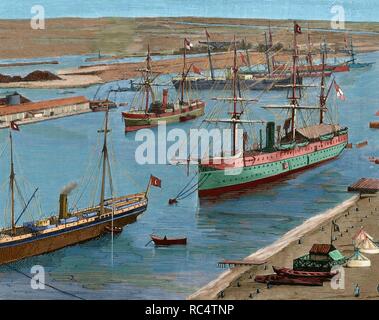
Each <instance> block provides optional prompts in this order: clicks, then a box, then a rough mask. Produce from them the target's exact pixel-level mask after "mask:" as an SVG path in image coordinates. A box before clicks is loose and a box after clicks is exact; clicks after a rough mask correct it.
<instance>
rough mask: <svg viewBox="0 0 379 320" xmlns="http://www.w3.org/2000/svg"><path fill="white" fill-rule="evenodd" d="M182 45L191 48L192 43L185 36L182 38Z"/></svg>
mask: <svg viewBox="0 0 379 320" xmlns="http://www.w3.org/2000/svg"><path fill="white" fill-rule="evenodd" d="M184 46H185V47H186V49H187V50H191V48H192V47H193V44H192V43H191V41H189V40H188V39H187V38H184Z"/></svg>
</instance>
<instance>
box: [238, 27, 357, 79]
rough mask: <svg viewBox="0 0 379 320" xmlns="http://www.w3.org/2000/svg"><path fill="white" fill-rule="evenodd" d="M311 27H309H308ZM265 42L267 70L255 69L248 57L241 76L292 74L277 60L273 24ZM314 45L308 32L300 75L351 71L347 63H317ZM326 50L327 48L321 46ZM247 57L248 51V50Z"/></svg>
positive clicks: (308, 75) (325, 74)
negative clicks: (272, 30)
mask: <svg viewBox="0 0 379 320" xmlns="http://www.w3.org/2000/svg"><path fill="white" fill-rule="evenodd" d="M308 29H309V28H308ZM265 44H266V51H265V56H266V72H262V71H260V70H254V69H253V68H252V67H251V66H250V62H249V59H247V61H248V62H249V63H248V66H247V68H243V69H242V70H240V71H239V74H240V76H241V75H245V76H247V75H251V76H260V77H262V76H264V75H266V76H267V74H281V75H282V76H290V75H291V73H292V70H291V68H290V67H289V66H288V65H285V64H282V63H279V62H277V61H275V58H274V54H273V52H274V51H275V48H274V43H273V36H272V32H271V26H269V36H268V39H267V33H266V32H265ZM324 45H326V44H324ZM312 47H313V45H312V41H311V36H310V33H309V32H308V35H307V52H306V56H305V61H306V64H304V65H298V66H297V74H298V77H299V76H300V77H302V78H305V77H307V78H309V77H310V78H314V77H321V76H324V77H329V76H330V75H331V74H332V73H336V72H348V71H350V68H349V66H348V65H347V64H346V63H339V64H324V65H322V64H315V63H314V61H313V55H314V53H313V48H312ZM321 49H322V50H324V49H325V48H321ZM246 56H247V58H248V57H249V56H248V52H246Z"/></svg>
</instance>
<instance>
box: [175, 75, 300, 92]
mask: <svg viewBox="0 0 379 320" xmlns="http://www.w3.org/2000/svg"><path fill="white" fill-rule="evenodd" d="M300 82H301V81H299V83H300ZM172 83H173V85H174V86H175V88H176V89H179V88H180V85H181V80H179V79H178V80H177V79H173V80H172ZM186 83H187V84H189V85H190V87H191V88H192V89H194V90H231V89H232V88H233V80H231V79H230V80H229V79H225V80H224V79H216V80H212V79H187V80H186ZM240 83H241V89H249V90H283V89H286V88H285V87H283V86H285V85H289V84H290V83H291V78H290V77H288V78H283V79H270V78H262V79H252V80H240Z"/></svg>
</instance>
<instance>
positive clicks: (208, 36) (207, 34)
mask: <svg viewBox="0 0 379 320" xmlns="http://www.w3.org/2000/svg"><path fill="white" fill-rule="evenodd" d="M205 35H206V36H207V38H208V39H210V38H211V36H210V35H209V33H208V30H207V28H205Z"/></svg>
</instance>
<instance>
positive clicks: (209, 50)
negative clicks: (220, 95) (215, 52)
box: [205, 29, 215, 80]
mask: <svg viewBox="0 0 379 320" xmlns="http://www.w3.org/2000/svg"><path fill="white" fill-rule="evenodd" d="M205 35H206V37H207V47H208V59H209V68H210V70H211V78H212V80H214V79H215V75H214V70H213V64H212V55H211V48H210V46H209V34H208V31H207V29H205Z"/></svg>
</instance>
